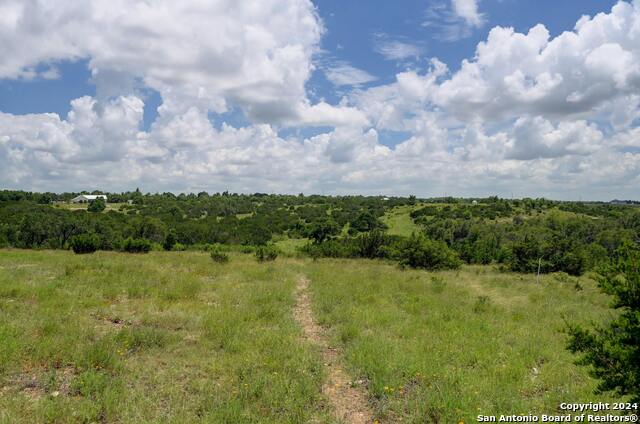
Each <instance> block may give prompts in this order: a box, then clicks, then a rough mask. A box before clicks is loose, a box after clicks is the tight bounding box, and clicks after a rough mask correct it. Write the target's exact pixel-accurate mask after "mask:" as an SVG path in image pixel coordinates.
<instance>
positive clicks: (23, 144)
mask: <svg viewBox="0 0 640 424" xmlns="http://www.w3.org/2000/svg"><path fill="white" fill-rule="evenodd" d="M513 1H516V0H513ZM485 2H486V0H485ZM485 2H482V3H479V4H478V3H477V2H476V1H475V0H452V1H451V2H450V3H446V4H445V3H443V4H442V5H441V7H446V8H447V10H448V11H449V13H450V14H452V15H453V14H455V15H456V16H457V17H458V19H459V20H460V21H461V22H462V25H465V26H466V27H467V28H468V29H470V30H471V31H476V32H480V34H481V36H482V39H481V41H480V42H478V43H477V45H476V46H475V51H474V52H473V53H472V54H469V55H468V56H467V58H466V59H464V60H462V62H461V63H445V62H443V61H442V60H440V59H439V58H438V57H437V56H436V55H434V54H433V53H431V51H432V50H430V48H429V46H430V45H434V43H437V42H438V41H437V40H436V39H437V37H436V36H435V35H434V39H428V38H427V39H408V38H407V37H406V36H400V35H398V36H396V35H397V34H386V33H384V34H383V33H380V32H378V33H375V34H374V33H372V34H368V37H369V38H370V39H371V40H372V41H371V46H370V49H371V52H372V54H374V55H377V57H379V60H380V61H381V62H390V63H392V67H391V68H389V67H387V68H380V69H377V68H376V69H361V68H359V67H358V66H355V65H354V64H352V63H351V60H352V59H353V60H355V58H350V57H344V55H342V56H341V49H342V47H341V46H340V45H336V46H335V47H333V48H327V47H326V46H324V45H323V40H325V39H326V37H327V35H328V34H330V32H331V31H332V27H331V26H330V25H329V23H328V22H325V20H324V19H323V18H322V17H321V15H322V12H323V11H322V7H323V3H319V4H318V5H317V6H315V5H314V4H313V3H312V2H311V1H309V0H260V1H258V0H246V1H242V2H237V1H232V0H215V1H200V0H191V1H183V2H174V1H169V0H146V1H141V0H140V1H138V0H126V1H125V0H109V1H107V0H94V1H91V2H69V1H63V0H49V1H43V0H32V1H22V0H3V1H0V52H1V53H2V54H1V56H0V57H2V59H1V60H0V80H2V81H4V83H5V84H12V83H18V82H19V83H20V84H25V83H27V84H28V83H29V81H34V82H35V81H40V83H47V81H50V80H56V79H60V78H64V75H62V74H61V72H62V71H61V64H63V63H75V64H77V66H86V67H88V69H89V71H90V73H91V83H92V84H93V85H94V86H95V92H94V93H88V94H87V95H85V96H82V97H79V98H76V99H73V100H72V101H71V102H70V107H69V111H68V113H66V114H62V113H59V112H55V111H51V113H31V114H21V113H12V112H10V111H6V110H4V111H0V187H4V188H21V189H32V190H52V191H70V190H79V189H93V188H96V187H98V188H102V189H106V190H114V191H120V190H125V189H131V188H135V187H136V186H140V187H142V188H143V189H145V190H148V191H200V190H207V191H210V192H215V191H223V190H227V189H228V190H231V191H242V192H256V191H269V192H288V193H297V192H305V193H311V192H315V193H320V192H323V193H335V194H344V193H363V194H374V193H375V194H377V193H386V194H418V195H421V196H436V195H443V194H450V195H463V196H475V195H490V194H499V195H503V196H506V195H510V194H512V193H513V194H515V195H516V196H536V197H537V196H550V197H558V198H576V197H577V196H578V195H579V196H581V197H583V198H600V199H609V198H613V197H625V198H638V194H639V191H638V187H640V125H639V124H640V0H633V1H619V2H618V3H616V4H615V5H614V6H613V7H612V8H611V9H610V10H604V11H602V12H601V13H598V14H596V15H594V16H586V15H585V16H582V17H580V16H577V18H576V19H577V21H576V23H575V26H574V27H573V28H567V29H566V31H565V32H561V33H559V34H556V35H552V34H551V32H550V31H549V29H548V28H547V27H546V26H545V25H544V23H539V24H537V25H535V26H532V27H531V28H529V29H528V30H527V31H524V32H519V31H517V30H515V29H514V28H513V27H509V26H499V25H494V26H493V27H491V28H489V27H490V25H489V24H490V22H491V21H490V14H489V15H487V14H486V13H484V12H482V11H481V8H482V7H483V5H484V4H485ZM502 7H508V6H507V5H506V4H505V5H503V6H502ZM339 12H340V11H339V10H337V11H335V13H339ZM424 13H425V15H426V14H428V11H427V10H425V11H424ZM429 19H433V17H431V18H429ZM421 24H422V23H421V22H417V23H416V25H417V26H421ZM408 25H409V24H408ZM351 30H352V31H358V30H359V28H358V27H357V26H356V27H353V28H352V29H351ZM426 31H427V34H428V31H429V27H428V26H427V27H426ZM482 31H484V32H482ZM440 42H446V43H454V44H455V42H453V41H451V40H447V41H442V40H440ZM385 69H386V70H388V69H392V70H391V71H390V72H389V71H385V72H382V71H383V70H385ZM316 81H325V82H326V83H325V84H322V83H315V82H316ZM149 91H152V92H155V93H158V95H159V97H160V98H161V104H160V106H159V107H157V110H153V112H154V115H153V120H152V121H151V122H149V123H148V125H145V108H148V107H149V105H148V104H146V102H148V100H147V95H146V94H145V93H147V92H149ZM16 94H17V95H19V93H15V92H14V93H13V95H16ZM2 95H7V94H6V93H5V92H2ZM43 95H45V94H43ZM154 109H155V108H154ZM237 115H240V116H241V118H239V119H236V118H234V116H237ZM389 137H392V138H393V139H394V141H393V142H390V141H389Z"/></svg>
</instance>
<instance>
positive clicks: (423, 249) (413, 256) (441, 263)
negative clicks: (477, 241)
mask: <svg viewBox="0 0 640 424" xmlns="http://www.w3.org/2000/svg"><path fill="white" fill-rule="evenodd" d="M395 257H396V259H397V260H398V261H399V262H400V264H401V265H403V266H409V267H411V268H423V269H433V270H435V269H457V268H460V265H461V261H460V259H459V258H458V255H457V253H456V252H454V251H453V250H451V249H450V248H449V246H447V244H446V243H444V242H442V241H435V240H430V239H427V238H425V237H423V236H416V235H415V234H412V235H411V237H410V238H408V239H407V240H404V241H402V242H401V243H399V245H398V247H397V250H396V252H395Z"/></svg>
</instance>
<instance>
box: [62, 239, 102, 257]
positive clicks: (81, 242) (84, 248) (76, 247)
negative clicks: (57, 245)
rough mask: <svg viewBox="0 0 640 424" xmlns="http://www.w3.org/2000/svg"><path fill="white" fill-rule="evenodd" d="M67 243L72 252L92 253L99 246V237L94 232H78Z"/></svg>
mask: <svg viewBox="0 0 640 424" xmlns="http://www.w3.org/2000/svg"><path fill="white" fill-rule="evenodd" d="M69 245H70V246H71V249H72V250H73V252H74V253H77V254H84V253H93V252H95V251H96V250H98V247H99V246H100V238H99V237H98V236H97V235H96V234H80V235H77V236H75V237H73V238H72V239H71V240H70V242H69Z"/></svg>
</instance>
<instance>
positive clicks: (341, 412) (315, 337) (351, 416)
mask: <svg viewBox="0 0 640 424" xmlns="http://www.w3.org/2000/svg"><path fill="white" fill-rule="evenodd" d="M308 288H309V279H308V278H306V277H300V278H299V279H298V285H297V288H296V299H297V300H296V306H295V309H294V316H295V318H296V321H298V323H299V324H300V326H301V327H302V329H303V330H304V337H305V339H307V340H308V341H310V342H311V343H313V344H315V345H317V346H319V347H320V348H321V349H322V359H323V362H324V366H325V369H326V372H327V376H328V381H327V382H325V383H324V384H323V386H322V392H323V393H324V395H325V396H326V397H327V398H328V399H329V401H330V402H331V406H332V407H333V412H334V415H335V417H336V418H338V419H340V420H342V421H344V422H345V423H348V424H365V423H368V424H370V423H372V422H373V412H372V411H371V408H370V407H369V405H368V402H367V393H366V390H365V389H364V388H363V387H362V386H361V385H359V384H358V382H353V381H352V379H351V378H349V375H348V373H347V372H346V371H345V370H344V368H343V367H342V365H341V364H340V357H339V353H338V351H337V349H336V348H334V347H332V346H330V345H329V341H328V338H327V336H326V335H325V334H324V330H323V329H322V327H320V326H319V325H318V324H317V323H316V322H315V320H314V318H313V313H312V312H311V301H310V299H309V289H308Z"/></svg>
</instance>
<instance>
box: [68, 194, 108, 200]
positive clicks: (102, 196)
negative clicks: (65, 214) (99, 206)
mask: <svg viewBox="0 0 640 424" xmlns="http://www.w3.org/2000/svg"><path fill="white" fill-rule="evenodd" d="M80 197H82V198H84V199H87V200H96V199H97V198H101V199H106V198H107V196H105V195H104V194H81V195H80V196H77V197H74V199H78V198H80Z"/></svg>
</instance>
